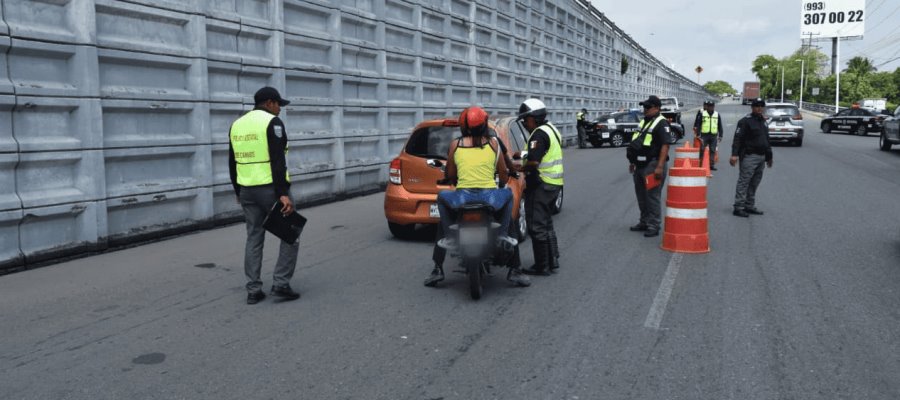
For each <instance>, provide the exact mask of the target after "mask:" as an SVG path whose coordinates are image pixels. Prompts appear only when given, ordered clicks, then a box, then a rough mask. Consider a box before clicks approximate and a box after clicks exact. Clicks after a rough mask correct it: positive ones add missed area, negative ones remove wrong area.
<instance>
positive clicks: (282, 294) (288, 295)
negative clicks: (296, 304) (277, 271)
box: [271, 286, 300, 301]
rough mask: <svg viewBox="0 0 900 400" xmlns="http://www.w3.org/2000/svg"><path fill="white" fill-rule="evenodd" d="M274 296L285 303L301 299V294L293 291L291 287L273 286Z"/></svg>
mask: <svg viewBox="0 0 900 400" xmlns="http://www.w3.org/2000/svg"><path fill="white" fill-rule="evenodd" d="M271 293H272V296H275V297H278V298H280V299H282V300H284V301H290V300H297V299H299V298H300V293H297V292H295V291H294V289H291V287H290V286H272V292H271Z"/></svg>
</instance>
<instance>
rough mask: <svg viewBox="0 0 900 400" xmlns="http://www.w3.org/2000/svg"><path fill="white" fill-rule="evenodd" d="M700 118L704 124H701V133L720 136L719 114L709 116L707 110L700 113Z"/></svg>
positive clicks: (714, 112) (716, 112) (715, 112)
mask: <svg viewBox="0 0 900 400" xmlns="http://www.w3.org/2000/svg"><path fill="white" fill-rule="evenodd" d="M700 116H701V117H702V118H703V120H702V121H703V122H702V123H701V124H700V133H703V134H707V135H709V134H711V135H718V134H719V112H718V111H713V113H712V115H709V113H708V112H706V110H703V111H701V112H700Z"/></svg>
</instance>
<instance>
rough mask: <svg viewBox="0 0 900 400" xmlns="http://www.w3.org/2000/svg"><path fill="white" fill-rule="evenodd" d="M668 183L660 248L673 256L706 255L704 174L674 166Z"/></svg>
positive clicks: (707, 249)
mask: <svg viewBox="0 0 900 400" xmlns="http://www.w3.org/2000/svg"><path fill="white" fill-rule="evenodd" d="M694 154H696V152H695V153H694ZM668 181H669V182H668V183H669V185H668V194H667V195H666V218H665V224H664V228H663V239H662V246H661V247H662V249H663V250H667V251H672V252H676V253H708V252H709V220H708V214H707V201H706V184H707V177H706V171H705V170H704V169H703V168H684V167H678V166H676V167H674V168H672V169H670V170H669V179H668Z"/></svg>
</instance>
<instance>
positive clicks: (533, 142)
mask: <svg viewBox="0 0 900 400" xmlns="http://www.w3.org/2000/svg"><path fill="white" fill-rule="evenodd" d="M529 147H531V149H532V150H534V148H535V147H537V140H532V141H531V145H530V146H529Z"/></svg>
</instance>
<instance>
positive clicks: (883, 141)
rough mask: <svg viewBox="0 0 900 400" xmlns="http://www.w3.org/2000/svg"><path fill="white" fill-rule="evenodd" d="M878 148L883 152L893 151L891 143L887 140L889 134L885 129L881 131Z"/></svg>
mask: <svg viewBox="0 0 900 400" xmlns="http://www.w3.org/2000/svg"><path fill="white" fill-rule="evenodd" d="M878 148H880V149H881V151H890V150H891V142H888V140H887V132H885V130H884V129H882V130H881V135H880V136H878Z"/></svg>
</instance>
